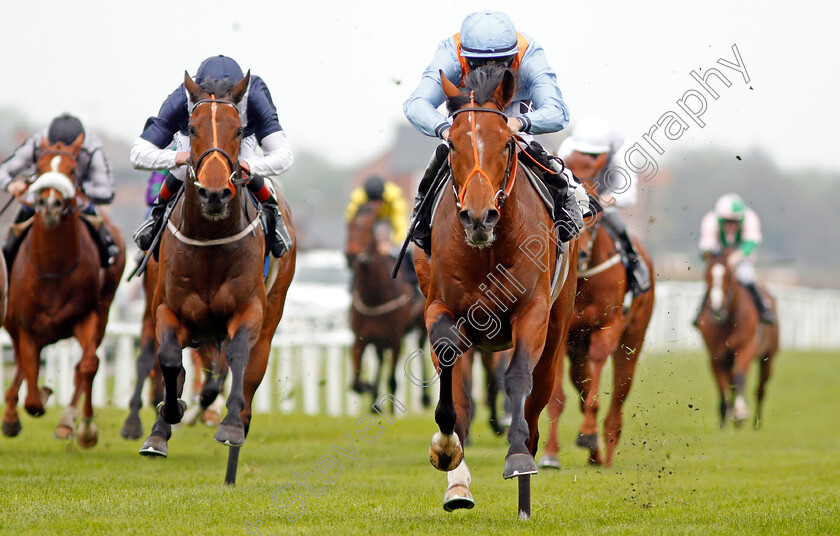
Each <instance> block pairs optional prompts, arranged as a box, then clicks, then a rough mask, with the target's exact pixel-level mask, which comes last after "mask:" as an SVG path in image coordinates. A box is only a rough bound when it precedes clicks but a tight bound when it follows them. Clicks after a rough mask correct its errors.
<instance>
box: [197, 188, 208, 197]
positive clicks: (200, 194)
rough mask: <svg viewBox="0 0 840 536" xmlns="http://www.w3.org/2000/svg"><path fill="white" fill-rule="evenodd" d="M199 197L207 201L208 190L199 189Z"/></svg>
mask: <svg viewBox="0 0 840 536" xmlns="http://www.w3.org/2000/svg"><path fill="white" fill-rule="evenodd" d="M198 197H200V198H202V199H207V188H205V187H203V186H202V187H201V188H199V189H198Z"/></svg>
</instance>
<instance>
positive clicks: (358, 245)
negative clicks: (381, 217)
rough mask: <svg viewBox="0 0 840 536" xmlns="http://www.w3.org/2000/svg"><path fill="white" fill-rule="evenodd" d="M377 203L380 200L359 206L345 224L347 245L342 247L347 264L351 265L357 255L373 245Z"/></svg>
mask: <svg viewBox="0 0 840 536" xmlns="http://www.w3.org/2000/svg"><path fill="white" fill-rule="evenodd" d="M379 203H381V201H372V202H369V203H365V204H364V205H362V206H361V207H359V210H357V211H356V215H355V216H353V218H352V219H351V220H350V222H349V223H348V224H347V245H346V246H345V248H344V255H345V257H347V264H348V265H349V266H352V265H353V262H354V261H355V260H356V259H357V258H358V257H359V255H361V254H362V253H364V252H365V251H367V250H368V248H370V247H371V246H372V245H373V242H374V229H375V227H376V214H377V212H378V209H379V207H378V204H379Z"/></svg>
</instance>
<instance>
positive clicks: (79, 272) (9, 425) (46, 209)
mask: <svg viewBox="0 0 840 536" xmlns="http://www.w3.org/2000/svg"><path fill="white" fill-rule="evenodd" d="M81 146H82V136H81V135H80V136H79V137H78V138H77V139H76V141H74V142H73V143H72V144H71V145H69V146H68V145H65V144H63V143H57V144H55V145H49V144H48V143H47V141H46V140H43V141H42V142H41V145H40V156H39V158H38V161H37V168H38V173H39V176H38V178H37V179H36V180H35V182H34V183H33V184H32V185H31V186H30V187H29V192H30V194H32V195H33V196H34V197H35V216H34V217H33V218H32V219H31V220H29V221H30V222H31V227H32V228H31V229H30V230H29V233H28V234H27V236H26V237H25V238H24V240H23V242H22V244H21V247H20V251H19V252H18V254H17V256H16V257H15V260H14V263H13V265H12V266H11V268H10V277H9V311H8V314H7V315H6V320H5V324H4V326H5V328H6V330H7V331H8V332H9V335H10V336H11V338H12V343H13V345H14V352H15V365H16V367H17V369H16V372H15V377H14V379H13V380H12V385H11V386H10V387H9V390H8V391H7V392H6V413H5V415H4V416H3V433H4V434H5V435H7V436H14V435H17V434H18V433H19V432H20V429H21V426H20V419H19V418H18V414H17V409H16V405H17V401H18V390H19V388H20V384H21V382H22V380H23V379H24V378H25V379H26V387H27V394H26V400H25V402H24V407H25V408H26V411H27V412H28V413H29V414H30V415H35V416H40V415H43V414H44V404H45V403H46V399H47V397H48V396H49V393H50V392H51V391H50V390H49V389H48V388H46V387H44V388H42V389H41V390H39V389H38V369H39V366H40V360H41V350H42V349H43V348H44V347H45V346H47V345H48V344H52V343H55V342H57V341H59V340H61V339H66V338H68V337H74V338H75V339H76V340H77V341H78V342H79V345H80V346H81V347H82V358H81V361H80V362H79V364H78V365H76V372H75V389H74V391H73V397H72V399H71V401H70V405H69V406H67V408H66V409H65V410H64V413H63V414H62V417H61V420H60V422H59V424H58V427H57V428H56V432H55V436H56V437H57V438H60V439H67V438H70V437H72V436H73V432H74V424H75V420H76V406H77V405H78V402H79V398H80V397H81V395H82V394H84V395H85V400H84V405H83V407H82V421H81V423H80V424H79V427H78V430H77V431H76V433H77V441H78V443H79V445H81V446H82V447H92V446H93V445H95V444H96V442H97V439H98V433H97V429H96V425H95V424H94V423H93V405H92V402H93V401H92V399H91V397H92V386H93V378H94V376H95V375H96V371H97V370H98V368H99V358H98V357H97V355H96V349H97V348H98V347H99V344H100V343H101V342H102V338H103V337H104V335H105V326H106V324H107V322H108V311H109V309H110V308H111V302H112V301H113V299H114V293H115V292H116V290H117V286H118V285H119V282H120V277H121V276H122V271H123V268H124V267H125V247H124V244H123V239H122V235H121V234H120V232H119V230H118V229H117V228H116V227H114V226H113V225H111V224H110V222H108V221H107V219H106V218H105V217H104V216H103V218H102V221H99V222H96V224H99V225H107V226H108V228H109V230H110V231H111V234H112V235H113V237H114V241H115V243H116V244H117V246H118V247H119V250H120V253H119V255H118V256H117V258H116V261H115V262H114V264H113V265H112V266H110V267H109V268H107V269H103V268H100V261H99V253H98V249H97V247H96V244H95V243H94V241H93V238H92V237H91V235H90V232H89V231H88V229H87V228H86V223H85V222H83V221H82V217H83V216H82V215H81V214H80V211H79V209H78V206H79V205H80V204H81V203H82V202H85V201H84V200H81V201H80V199H81V195H82V194H80V193H79V192H77V189H76V184H75V171H76V156H77V155H78V153H79V149H80V148H81Z"/></svg>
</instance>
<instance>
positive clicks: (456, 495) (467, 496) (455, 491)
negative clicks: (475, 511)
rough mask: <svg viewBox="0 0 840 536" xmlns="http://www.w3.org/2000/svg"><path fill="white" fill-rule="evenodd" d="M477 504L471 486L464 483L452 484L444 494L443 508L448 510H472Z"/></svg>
mask: <svg viewBox="0 0 840 536" xmlns="http://www.w3.org/2000/svg"><path fill="white" fill-rule="evenodd" d="M473 506H475V501H474V500H473V496H472V493H470V488H468V487H467V486H465V485H463V484H452V485H451V486H449V489H448V490H446V493H445V494H444V495H443V509H444V510H446V511H447V512H452V511H453V510H461V509H467V510H470V509H472V507H473Z"/></svg>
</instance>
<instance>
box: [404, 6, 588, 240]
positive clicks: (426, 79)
mask: <svg viewBox="0 0 840 536" xmlns="http://www.w3.org/2000/svg"><path fill="white" fill-rule="evenodd" d="M484 65H504V66H506V67H509V68H510V69H511V70H512V71H513V72H514V74H515V76H516V78H517V83H516V95H515V97H514V99H513V101H512V102H511V103H510V104H509V105H508V107H507V109H505V110H504V112H505V114H506V115H507V116H508V128H509V130H510V131H511V133H513V134H516V135H518V136H519V137H520V138H522V139H523V140H525V141H526V142H529V143H528V147H527V149H526V150H525V151H526V152H527V153H528V155H530V158H529V157H525V158H520V160H521V161H522V163H523V164H525V165H527V166H528V167H529V168H531V169H532V170H534V172H535V173H536V175H537V176H538V177H540V178H542V179H543V181H544V182H545V183H546V185H547V186H549V191H550V193H551V196H552V198H553V199H554V205H555V208H554V215H553V216H554V220H555V222H557V223H562V224H563V225H560V226H558V227H557V229H558V232H559V234H560V239H561V240H562V241H564V242H565V241H568V240H571V239H572V238H574V236H575V235H577V233H578V231H579V230H580V229H581V228H582V227H583V214H582V212H585V211H588V210H589V201H588V197H587V195H586V192H585V190H584V189H583V188H577V186H578V182H577V181H576V180H574V179H573V177H572V174H571V173H570V172H568V171H566V170H565V169H564V168H563V167H562V166H561V165H560V164H559V162H558V161H557V160H556V159H554V158H552V157H550V155H548V153H547V152H546V151H545V150H544V149H543V148H542V147H541V146H540V145H539V144H538V143H537V142H535V141H532V140H531V135H532V134H547V133H551V132H559V131H560V130H562V129H564V128H565V127H566V126H567V125H568V124H569V111H568V109H567V107H566V103H565V102H564V101H563V95H562V94H561V92H560V87H559V86H558V85H557V75H556V74H555V73H554V70H552V68H551V66H549V64H548V61H546V57H545V52H543V49H542V47H541V46H540V45H539V43H537V42H536V41H535V40H534V39H533V38H532V37H530V36H528V35H526V34H523V33H518V32H517V31H516V28H515V27H514V25H513V22H511V20H510V18H509V17H508V16H507V15H505V14H504V13H501V12H498V11H480V12H477V13H472V14H470V15H468V16H467V17H466V18H465V19H464V21H463V23H462V24H461V31H460V32H459V33H456V34H455V35H453V36H452V37H449V38H448V39H445V40H443V41H442V42H441V43H440V44H439V45H438V48H437V51H436V52H435V57H434V59H433V60H432V62H431V63H430V64H429V66H428V67H426V70H425V71H424V72H423V76H422V77H421V79H420V83H419V84H418V85H417V88H416V89H415V90H414V93H412V94H411V96H410V97H409V98H408V100H406V101H405V103H404V104H403V111H404V113H405V116H406V118H407V119H408V120H409V122H410V123H411V124H412V125H413V126H414V128H416V129H417V130H419V131H420V132H421V133H423V134H425V135H427V136H434V137H438V138H441V139H442V140H443V143H442V144H440V145H439V146H438V148H437V149H436V151H435V153H434V154H433V155H432V158H431V161H430V162H429V165H428V167H427V168H426V171H425V173H424V174H423V178H422V180H421V181H420V185H419V187H418V193H417V197H416V198H415V201H414V211H413V212H412V215H411V218H412V221H413V222H414V221H415V220H416V222H415V223H413V229H414V234H413V237H412V239H413V241H414V243H415V244H417V245H418V246H420V247H422V248H424V249H426V251H427V253H428V252H429V251H430V249H429V248H431V240H430V236H431V230H430V228H429V221H428V220H429V216H430V212H431V210H430V208H427V209H426V210H424V211H422V212H421V211H420V207H421V205H423V199H424V198H425V197H426V194H427V193H428V192H429V191H430V190H431V191H434V188H433V183H434V182H435V178H436V177H437V175H438V171H439V170H440V169H441V166H442V165H443V163H444V161H445V160H446V158H447V156H448V154H449V145H448V139H449V128H450V127H451V126H452V119H451V118H447V117H445V116H444V115H443V114H442V113H441V112H439V111H438V107H439V106H440V105H441V104H443V103H444V101H445V100H446V98H445V96H444V94H443V89H442V88H441V83H440V71H443V74H444V75H446V78H447V79H449V80H450V81H452V82H453V83H454V84H456V85H463V83H464V79H465V78H466V76H467V74H468V73H469V71H470V70H472V69H476V68H478V67H481V66H484ZM442 178H443V177H440V178H438V180H440V179H442ZM430 206H431V203H426V204H425V207H430Z"/></svg>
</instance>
